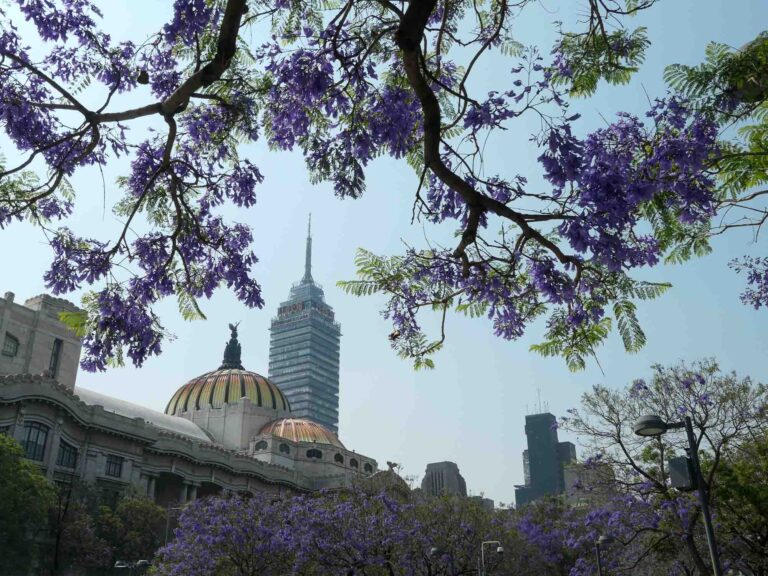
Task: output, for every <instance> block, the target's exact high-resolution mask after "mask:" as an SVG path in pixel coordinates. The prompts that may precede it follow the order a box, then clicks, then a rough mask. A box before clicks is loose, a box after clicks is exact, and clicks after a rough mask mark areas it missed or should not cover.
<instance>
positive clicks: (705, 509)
mask: <svg viewBox="0 0 768 576" xmlns="http://www.w3.org/2000/svg"><path fill="white" fill-rule="evenodd" d="M633 428H634V430H635V434H637V435H638V436H646V437H650V438H653V437H658V436H661V435H662V434H664V433H666V432H667V430H678V429H680V428H685V433H686V435H687V436H688V455H689V456H690V458H691V471H692V472H693V482H694V485H695V486H696V487H697V488H698V492H699V504H700V505H701V515H702V516H703V517H704V531H705V532H706V534H707V546H708V547H709V558H710V560H711V561H712V571H713V572H714V574H715V576H722V574H723V569H722V567H721V566H720V556H719V555H718V552H717V543H716V542H715V531H714V529H713V528H712V516H711V515H710V513H709V500H708V499H707V492H706V487H705V486H704V477H703V476H702V475H701V465H700V463H699V451H698V450H697V449H696V437H695V436H694V435H693V423H692V422H691V417H690V416H686V417H685V418H684V419H683V421H682V422H665V421H664V420H663V419H662V418H661V416H657V415H655V414H650V415H646V416H641V417H640V418H638V419H637V420H636V421H635V425H634V427H633Z"/></svg>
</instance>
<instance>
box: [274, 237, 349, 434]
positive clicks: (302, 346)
mask: <svg viewBox="0 0 768 576" xmlns="http://www.w3.org/2000/svg"><path fill="white" fill-rule="evenodd" d="M311 259H312V237H311V236H308V237H307V255H306V263H305V268H304V278H302V280H301V281H300V282H298V283H296V284H294V285H293V287H292V288H291V293H290V296H289V298H288V300H286V301H285V302H283V303H281V304H280V307H279V308H278V310H277V316H276V317H275V318H273V319H272V325H271V327H270V332H271V336H270V344H269V379H270V380H272V382H274V383H275V384H277V386H278V387H279V388H280V390H282V392H283V394H285V396H286V398H288V401H289V402H290V403H291V411H292V412H293V415H294V416H295V417H296V418H306V419H308V420H312V421H314V422H317V423H318V424H321V425H323V426H325V427H326V428H328V429H330V430H333V431H334V432H338V427H339V341H340V338H341V329H340V327H339V325H338V324H337V323H336V321H335V319H334V313H333V309H332V308H331V307H330V306H328V305H327V304H326V303H325V295H324V293H323V289H322V288H321V287H320V286H319V285H318V284H316V283H315V281H314V280H313V279H312V273H311V266H312V264H311V262H312V260H311Z"/></svg>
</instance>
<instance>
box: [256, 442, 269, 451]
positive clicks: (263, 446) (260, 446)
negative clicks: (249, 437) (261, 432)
mask: <svg viewBox="0 0 768 576" xmlns="http://www.w3.org/2000/svg"><path fill="white" fill-rule="evenodd" d="M267 446H268V444H267V441H266V440H259V441H258V442H256V446H254V447H253V449H254V450H266V449H267Z"/></svg>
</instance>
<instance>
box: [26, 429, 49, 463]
mask: <svg viewBox="0 0 768 576" xmlns="http://www.w3.org/2000/svg"><path fill="white" fill-rule="evenodd" d="M48 430H49V428H48V426H46V425H45V424H41V423H40V422H28V423H27V424H26V425H25V426H24V442H23V445H24V452H25V453H26V456H27V458H29V459H30V460H38V461H40V460H42V459H43V456H44V455H45V443H46V441H47V440H48Z"/></svg>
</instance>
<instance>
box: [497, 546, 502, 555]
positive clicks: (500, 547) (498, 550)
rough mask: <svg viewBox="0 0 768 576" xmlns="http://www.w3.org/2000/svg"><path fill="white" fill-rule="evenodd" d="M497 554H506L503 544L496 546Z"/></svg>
mask: <svg viewBox="0 0 768 576" xmlns="http://www.w3.org/2000/svg"><path fill="white" fill-rule="evenodd" d="M496 554H499V555H501V554H504V547H503V546H498V547H497V548H496Z"/></svg>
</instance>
